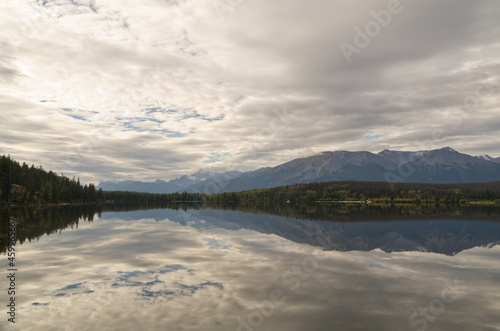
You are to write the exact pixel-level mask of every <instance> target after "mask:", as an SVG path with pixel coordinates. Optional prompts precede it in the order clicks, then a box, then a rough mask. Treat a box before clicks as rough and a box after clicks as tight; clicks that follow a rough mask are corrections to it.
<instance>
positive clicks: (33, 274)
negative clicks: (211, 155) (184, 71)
mask: <svg viewBox="0 0 500 331" xmlns="http://www.w3.org/2000/svg"><path fill="white" fill-rule="evenodd" d="M96 212H97V213H98V211H96ZM52 213H53V214H52V215H55V214H54V212H53V211H52ZM68 213H69V212H64V213H63V214H61V211H59V212H58V215H59V218H60V219H61V215H69V214H68ZM362 213H365V209H363V212H362ZM42 215H43V213H42ZM75 215H76V214H75ZM477 215H478V218H487V219H489V217H491V215H493V217H495V214H494V212H493V213H491V211H490V215H488V212H485V213H484V214H483V213H481V212H478V213H477ZM4 216H5V214H4ZM90 216H91V215H89V214H88V213H87V217H86V218H85V219H84V218H80V215H78V216H76V219H75V218H74V217H73V216H72V217H68V218H67V221H68V224H67V225H66V226H69V227H71V226H72V227H73V230H70V229H67V230H65V231H57V230H55V229H50V226H49V225H48V224H53V225H56V224H59V223H57V222H59V221H54V222H52V223H51V222H49V221H48V218H47V217H45V218H43V217H42V218H41V220H45V221H44V222H45V225H44V226H41V227H40V228H39V230H36V231H38V232H36V231H34V230H30V231H32V232H30V233H31V234H30V235H29V236H31V235H35V233H38V235H42V234H43V233H52V234H51V235H50V236H45V235H44V236H43V237H40V238H39V240H31V241H29V239H27V241H25V242H24V243H23V244H22V245H20V246H18V249H19V252H20V254H19V264H20V265H19V282H20V286H22V289H23V291H21V292H20V294H19V296H18V301H19V303H20V310H19V321H18V323H16V325H15V326H14V327H15V328H17V329H18V330H104V331H106V330H337V329H338V330H419V329H422V330H423V329H424V328H425V329H427V330H448V329H453V330H494V329H495V327H496V326H498V325H499V322H500V321H499V318H498V317H497V315H498V314H497V313H498V309H499V308H500V307H499V305H498V302H499V300H498V299H500V291H499V290H498V288H499V285H500V265H499V263H498V260H499V257H500V249H499V247H498V246H495V244H496V243H498V240H499V238H500V237H499V235H498V234H499V228H500V224H499V223H495V222H491V221H478V220H472V218H471V219H470V220H460V219H458V220H457V219H454V220H453V219H452V217H450V216H447V217H446V218H449V220H446V221H445V220H432V219H433V217H431V216H428V218H427V219H425V218H424V219H423V220H420V221H408V220H406V221H395V222H393V221H391V222H379V221H377V222H367V221H366V220H365V221H363V222H324V221H311V220H307V219H300V218H285V217H283V216H278V215H269V214H262V213H261V214H256V213H246V212H242V211H237V210H234V211H233V210H217V209H213V208H212V209H200V210H197V209H187V208H186V210H183V209H178V210H174V209H163V210H149V211H133V212H103V213H102V214H101V215H100V216H99V215H94V217H93V218H92V217H90ZM11 217H12V216H11ZM16 217H19V218H20V219H21V221H20V222H19V229H20V231H26V233H28V232H27V231H28V230H27V229H28V228H34V227H33V226H31V227H27V228H26V229H24V228H23V227H25V226H27V225H29V224H31V223H30V222H27V221H25V220H24V219H22V215H19V214H18V215H17V216H16ZM363 217H364V216H363ZM391 217H392V216H391ZM400 217H401V219H406V218H405V217H404V216H400ZM439 218H441V216H438V219H439ZM92 219H93V221H90V222H89V220H92ZM2 221H3V220H2ZM23 222H24V223H23ZM42 229H43V231H45V232H41V230H42ZM55 231H57V232H58V234H57V235H54V232H55ZM23 238H24V237H23ZM25 238H28V235H26V236H25ZM33 238H35V237H33ZM33 238H32V239H33ZM20 239H21V238H20ZM333 245H337V246H333ZM384 250H385V251H387V252H392V253H390V254H388V253H386V252H385V251H384ZM424 251H426V252H424ZM429 252H436V253H439V254H436V253H429ZM2 286H3V283H2ZM1 323H4V324H0V326H1V325H5V321H1ZM9 328H11V326H10V325H9ZM11 329H14V328H11Z"/></svg>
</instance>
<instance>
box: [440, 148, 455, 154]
mask: <svg viewBox="0 0 500 331" xmlns="http://www.w3.org/2000/svg"><path fill="white" fill-rule="evenodd" d="M440 151H443V152H454V153H457V151H456V150H454V149H453V148H451V147H443V148H441V149H440Z"/></svg>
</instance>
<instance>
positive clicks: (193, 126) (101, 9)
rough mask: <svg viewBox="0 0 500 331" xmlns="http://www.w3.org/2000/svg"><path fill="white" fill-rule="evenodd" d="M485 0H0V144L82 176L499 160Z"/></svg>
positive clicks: (495, 68) (490, 6) (499, 122)
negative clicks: (313, 159)
mask: <svg viewBox="0 0 500 331" xmlns="http://www.w3.org/2000/svg"><path fill="white" fill-rule="evenodd" d="M499 17H500V3H499V2H498V1H497V0H492V1H489V0H479V1H468V0H467V1H464V0H439V1H432V0H421V1H418V0H413V1H412V0H401V1H398V0H384V1H378V0H370V1H356V2H354V1H351V0H342V1H340V0H311V1H299V0H275V1H264V0H137V1H133V0H119V1H118V0H105V1H104V0H3V1H2V2H1V3H0V119H1V121H0V154H10V155H11V157H12V158H14V159H15V160H18V161H21V162H27V163H28V164H35V165H43V167H44V168H45V169H47V170H49V169H50V170H53V171H56V172H58V173H61V172H64V174H65V175H68V176H79V177H80V179H81V181H82V182H84V183H88V182H94V183H98V182H100V181H121V180H144V181H152V180H155V179H164V180H168V179H172V178H176V177H178V176H181V175H184V174H190V173H193V172H196V171H197V170H198V169H200V168H203V169H215V170H218V171H223V170H242V171H245V170H254V169H257V168H260V167H264V166H276V165H278V164H280V163H283V162H286V161H289V160H292V159H295V158H298V157H304V156H309V155H313V154H316V153H319V152H321V151H335V150H349V151H361V150H366V151H371V152H379V151H381V150H383V149H392V150H429V149H435V148H441V147H445V146H450V147H452V148H454V149H456V150H458V151H459V152H463V153H467V154H471V155H483V154H489V155H491V156H493V157H499V156H500V151H499V147H500V146H499V145H500V144H499V141H500V112H499V110H500V98H499V95H500V79H499V75H500V66H499V63H500V60H499V59H500V42H499V41H498V40H499V38H498V36H499V35H500V18H499Z"/></svg>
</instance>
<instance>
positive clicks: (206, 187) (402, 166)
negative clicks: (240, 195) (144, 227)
mask: <svg viewBox="0 0 500 331" xmlns="http://www.w3.org/2000/svg"><path fill="white" fill-rule="evenodd" d="M498 180H500V157H499V158H492V157H490V156H488V155H481V156H471V155H468V154H463V153H460V152H458V151H456V150H454V149H452V148H450V147H443V148H440V149H434V150H421V151H415V152H411V151H395V150H388V149H385V150H383V151H381V152H379V153H377V154H375V153H372V152H368V151H359V152H352V151H345V150H340V151H333V152H332V151H324V152H321V153H319V154H316V155H312V156H309V157H302V158H297V159H293V160H290V161H288V162H285V163H282V164H280V165H278V166H275V167H264V168H260V169H257V170H253V171H248V172H239V171H228V172H221V173H215V172H211V171H198V172H197V173H195V174H192V175H190V176H187V175H184V176H181V177H179V178H176V179H173V180H170V181H169V182H165V181H162V180H156V181H155V182H154V183H148V182H139V181H123V182H120V183H113V182H102V183H100V184H99V186H98V188H101V187H102V188H103V190H125V191H137V192H149V193H174V192H181V191H186V192H190V193H196V192H200V193H224V192H239V191H244V190H251V189H264V188H271V187H277V186H285V185H294V184H302V183H309V182H326V181H369V182H374V181H386V182H407V183H410V182H414V183H435V184H455V183H472V182H490V181H498Z"/></svg>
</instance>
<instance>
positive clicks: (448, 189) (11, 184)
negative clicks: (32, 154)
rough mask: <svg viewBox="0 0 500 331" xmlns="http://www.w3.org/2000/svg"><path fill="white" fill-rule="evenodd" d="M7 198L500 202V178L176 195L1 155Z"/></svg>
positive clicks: (152, 202) (0, 178)
mask: <svg viewBox="0 0 500 331" xmlns="http://www.w3.org/2000/svg"><path fill="white" fill-rule="evenodd" d="M0 183H1V188H0V189H1V191H0V193H1V201H2V202H3V203H4V204H6V203H14V204H16V203H18V204H32V203H42V204H43V203H59V202H69V203H74V202H83V203H106V204H113V203H116V204H136V205H141V206H145V207H153V206H160V207H161V206H167V205H171V204H172V203H174V202H182V201H184V202H187V201H190V202H200V203H202V202H208V203H235V204H239V203H248V202H255V201H261V202H266V203H277V202H291V201H304V202H311V201H367V200H371V201H372V202H380V203H467V202H471V201H492V202H497V203H500V182H489V183H467V184H426V183H390V185H389V183H387V182H354V181H344V182H320V183H308V184H297V185H286V186H281V187H275V188H269V189H258V190H248V191H243V192H231V193H212V194H204V193H187V192H182V193H180V192H178V193H170V194H158V193H140V192H129V191H104V192H103V191H102V189H99V190H96V188H95V185H94V184H89V185H83V186H82V185H81V184H80V180H79V179H75V178H74V177H73V178H72V179H70V178H68V177H66V176H64V175H57V174H55V173H53V172H52V171H48V172H47V171H45V170H44V169H43V168H42V167H41V166H39V167H35V166H34V165H31V166H28V165H27V164H26V163H23V164H22V165H21V164H19V162H16V161H14V160H12V159H11V158H10V156H5V155H4V156H2V157H1V158H0Z"/></svg>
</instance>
